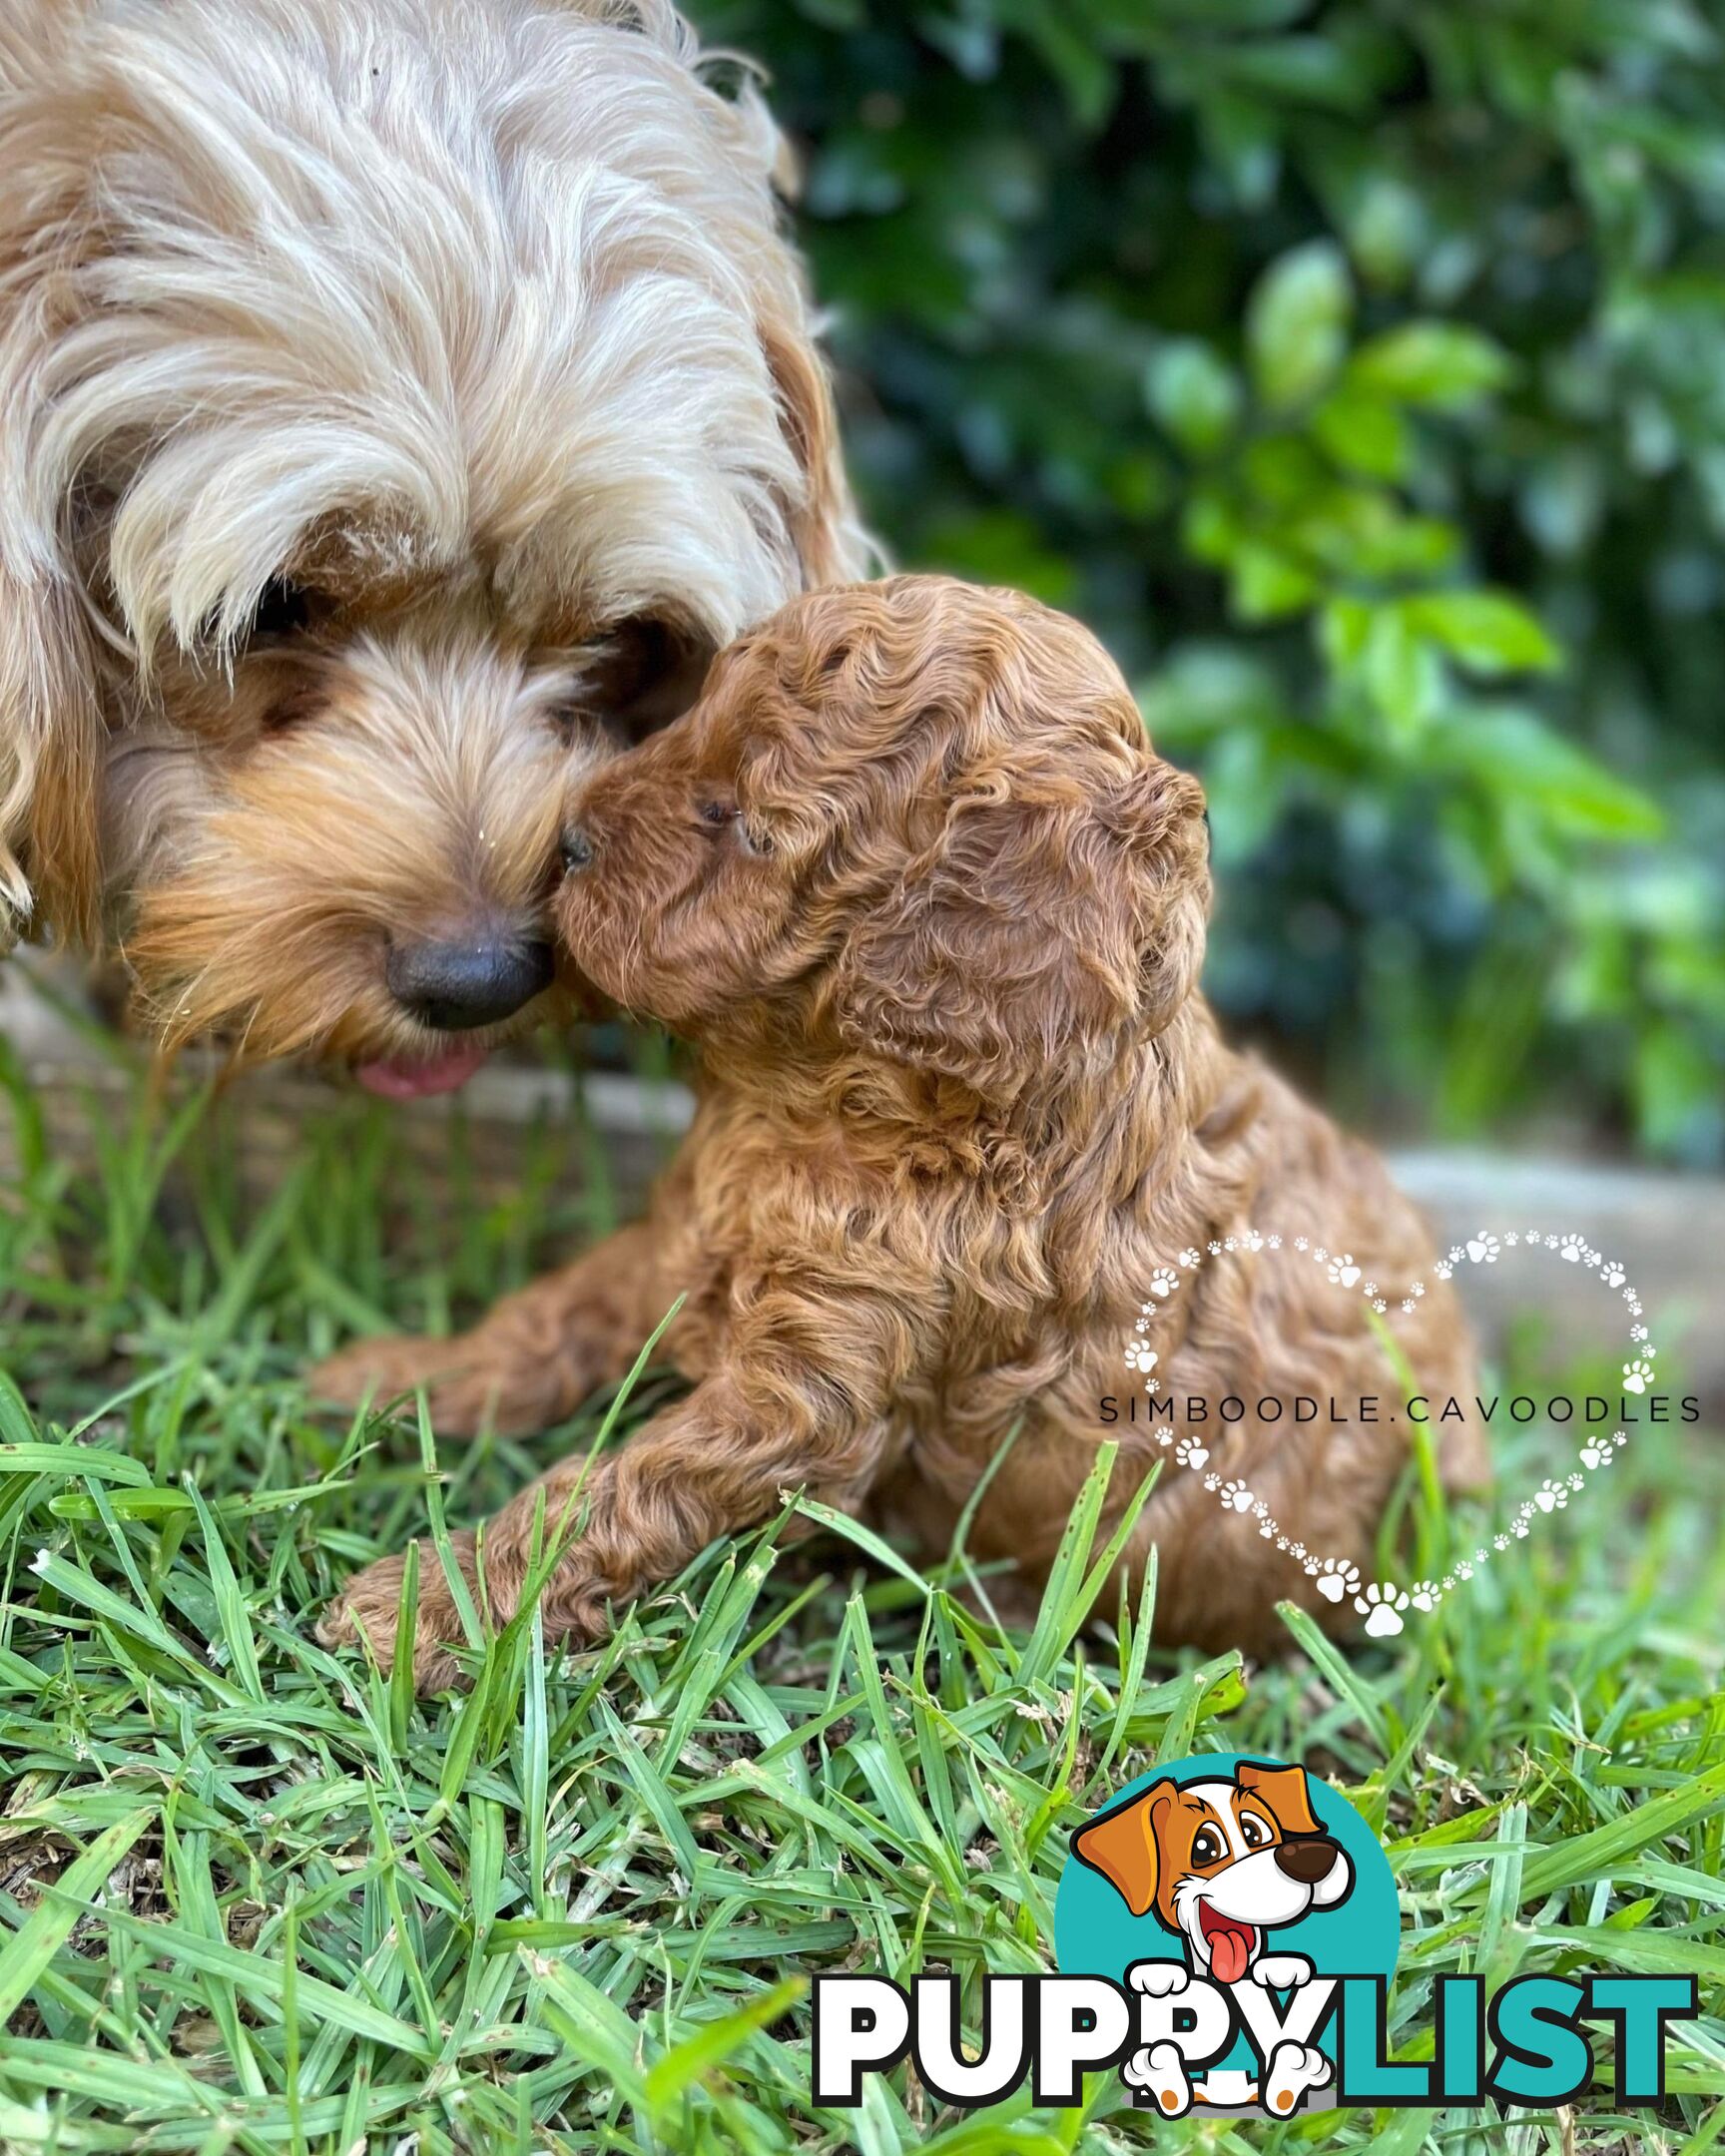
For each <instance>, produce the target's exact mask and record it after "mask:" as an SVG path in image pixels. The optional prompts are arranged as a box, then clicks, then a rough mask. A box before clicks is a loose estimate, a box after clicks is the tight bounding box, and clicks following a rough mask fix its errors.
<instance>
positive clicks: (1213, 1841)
mask: <svg viewBox="0 0 1725 2156" xmlns="http://www.w3.org/2000/svg"><path fill="white" fill-rule="evenodd" d="M1226 1855H1227V1851H1226V1850H1224V1848H1223V1847H1222V1837H1221V1836H1220V1835H1219V1834H1218V1833H1217V1832H1216V1830H1215V1829H1214V1828H1213V1827H1200V1828H1199V1830H1198V1832H1197V1833H1196V1834H1195V1835H1194V1836H1193V1837H1192V1862H1193V1863H1194V1864H1215V1863H1216V1861H1217V1860H1218V1858H1221V1857H1225V1856H1226Z"/></svg>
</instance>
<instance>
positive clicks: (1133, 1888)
mask: <svg viewBox="0 0 1725 2156" xmlns="http://www.w3.org/2000/svg"><path fill="white" fill-rule="evenodd" d="M1173 1796H1174V1785H1173V1783H1172V1782H1156V1783H1153V1784H1152V1785H1151V1786H1150V1788H1149V1789H1147V1790H1146V1791H1145V1792H1144V1794H1143V1796H1141V1797H1135V1798H1133V1800H1132V1801H1131V1803H1130V1804H1124V1805H1116V1806H1115V1807H1114V1809H1113V1811H1111V1812H1104V1813H1103V1814H1102V1816H1101V1818H1100V1819H1094V1820H1092V1821H1091V1822H1090V1824H1089V1826H1088V1827H1082V1828H1080V1829H1079V1831H1078V1832H1077V1834H1075V1835H1074V1836H1073V1837H1072V1854H1073V1856H1074V1857H1076V1858H1077V1859H1078V1861H1079V1863H1080V1864H1087V1865H1088V1866H1089V1867H1090V1869H1091V1871H1092V1872H1100V1873H1101V1875H1102V1877H1103V1878H1104V1879H1105V1880H1106V1881H1107V1882H1108V1884H1109V1886H1110V1887H1113V1888H1114V1891H1115V1892H1116V1893H1117V1894H1118V1895H1119V1896H1120V1898H1121V1900H1122V1901H1124V1902H1125V1904H1126V1906H1127V1907H1128V1908H1129V1909H1130V1910H1131V1911H1132V1913H1133V1915H1134V1916H1143V1915H1147V1914H1148V1913H1149V1910H1150V1908H1151V1906H1152V1904H1153V1903H1154V1901H1155V1899H1156V1886H1157V1882H1158V1881H1159V1879H1160V1878H1161V1872H1162V1855H1161V1850H1160V1847H1159V1846H1158V1843H1157V1840H1156V1829H1157V1823H1158V1822H1159V1821H1160V1819H1161V1817H1162V1815H1163V1813H1164V1812H1166V1811H1167V1809H1168V1806H1169V1804H1170V1802H1171V1801H1172V1799H1173Z"/></svg>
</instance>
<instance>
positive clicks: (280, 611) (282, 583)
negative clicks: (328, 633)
mask: <svg viewBox="0 0 1725 2156" xmlns="http://www.w3.org/2000/svg"><path fill="white" fill-rule="evenodd" d="M315 606H316V594H315V593H313V592H311V591H310V590H308V589H307V588H306V586H304V585H303V584H295V583H294V582H293V580H292V578H291V577H285V576H279V577H272V578H271V579H270V581H269V583H268V584H266V585H265V587H264V589H263V590H262V591H261V592H260V593H259V594H258V604H257V606H256V608H255V609H254V610H253V614H252V626H251V628H250V629H249V630H248V631H247V635H248V638H249V640H250V641H252V642H254V643H256V642H258V641H259V640H260V639H262V638H266V637H289V636H297V635H298V634H299V632H300V631H301V630H302V629H308V628H310V626H311V619H312V614H313V612H314V609H315Z"/></svg>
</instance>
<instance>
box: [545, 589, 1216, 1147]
mask: <svg viewBox="0 0 1725 2156" xmlns="http://www.w3.org/2000/svg"><path fill="white" fill-rule="evenodd" d="M565 845H566V848H567V852H568V856H569V862H570V871H571V872H570V874H569V877H568V879H567V881H566V883H565V886H564V892H563V896H562V899H561V901H560V903H559V907H558V922H559V928H560V932H561V934H562V936H563V938H564V940H565V942H566V944H567V947H568V949H569V951H570V953H571V955H572V956H573V958H574V960H575V962H576V963H577V964H578V965H579V966H581V968H582V969H583V970H584V971H585V972H587V973H589V974H590V975H591V977H592V978H593V979H595V980H597V981H598V982H599V983H600V984H601V986H603V987H604V988H605V989H606V990H607V991H608V992H609V993H610V994H612V995H614V996H615V997H617V998H618V999H619V1000H620V1001H621V1002H623V1003H625V1004H627V1005H629V1006H630V1007H632V1008H635V1009H638V1010H642V1011H645V1012H650V1013H652V1014H653V1015H655V1016H657V1017H660V1018H663V1019H665V1020H666V1021H667V1022H668V1023H670V1024H671V1025H673V1026H675V1027H677V1028H678V1029H679V1030H681V1031H684V1032H686V1033H689V1034H692V1035H694V1036H696V1037H698V1038H700V1039H703V1040H704V1041H707V1042H708V1043H710V1044H715V1045H718V1044H722V1043H725V1042H727V1041H729V1042H732V1043H735V1044H738V1045H740V1046H742V1047H743V1048H744V1049H745V1050H746V1051H747V1053H748V1054H750V1055H751V1056H753V1057H754V1058H755V1059H756V1060H757V1061H758V1062H759V1061H765V1062H766V1063H767V1064H769V1065H770V1066H771V1067H772V1068H773V1069H774V1070H775V1071H780V1070H783V1071H787V1072H789V1071H794V1070H796V1069H797V1068H798V1067H799V1066H803V1067H807V1066H808V1065H809V1064H810V1062H811V1060H812V1059H813V1061H814V1062H815V1063H816V1064H817V1065H820V1064H822V1063H824V1062H825V1063H827V1064H829V1065H832V1064H843V1065H844V1066H845V1067H846V1068H847V1069H849V1070H851V1071H853V1072H855V1071H856V1070H857V1069H858V1067H859V1064H860V1063H864V1064H865V1063H867V1062H868V1061H870V1060H884V1061H886V1062H888V1063H891V1064H895V1065H898V1066H907V1067H909V1068H911V1069H914V1070H918V1071H920V1072H923V1073H925V1074H928V1075H930V1076H932V1077H934V1078H937V1079H944V1080H950V1081H954V1082H956V1083H957V1084H959V1085H960V1086H962V1087H964V1088H965V1089H967V1092H968V1094H969V1095H970V1096H973V1097H977V1098H980V1099H981V1100H982V1101H984V1102H985V1103H988V1104H991V1105H994V1106H1013V1105H1016V1104H1019V1103H1020V1102H1022V1101H1023V1100H1025V1099H1026V1098H1030V1099H1035V1098H1040V1097H1044V1096H1046V1095H1047V1094H1048V1092H1049V1090H1050V1089H1051V1088H1059V1087H1061V1086H1064V1085H1066V1084H1069V1083H1072V1082H1074V1081H1082V1079H1083V1078H1084V1077H1085V1076H1086V1075H1087V1074H1089V1075H1096V1074H1102V1073H1107V1072H1110V1071H1112V1070H1113V1069H1114V1068H1115V1067H1116V1065H1117V1064H1118V1063H1119V1060H1120V1057H1121V1053H1122V1050H1123V1048H1124V1047H1125V1046H1126V1045H1127V1044H1129V1043H1131V1042H1133V1041H1137V1040H1140V1039H1143V1038H1144V1037H1146V1036H1148V1035H1149V1034H1151V1033H1154V1032H1156V1031H1158V1030H1160V1029H1161V1028H1162V1027H1163V1026H1165V1025H1166V1024H1167V1023H1168V1021H1169V1020H1170V1018H1171V1017H1172V1016H1173V1015H1174V1013H1175V1012H1176V1011H1177V1010H1178V1009H1179V1007H1180V1006H1181V1004H1182V1003H1183V1002H1184V1001H1185V999H1186V997H1187V996H1188V994H1189V993H1190V991H1191V989H1192V987H1193V985H1194V983H1195V982H1196V979H1197V976H1198V970H1199V966H1200V963H1201V960H1202V956H1203V948H1204V920H1205V912H1206V907H1207V903H1208V898H1209V889H1210V881H1209V869H1208V859H1209V846H1208V838H1207V834H1206V831H1205V829H1204V824H1203V796H1202V794H1201V792H1200V790H1199V787H1198V785H1197V782H1196V781H1195V780H1193V779H1191V778H1189V777H1187V776H1186V775H1185V774H1184V773H1181V772H1177V771H1175V770H1174V769H1173V768H1172V767H1171V766H1170V765H1168V764H1165V763H1163V762H1162V761H1161V760H1160V759H1159V758H1158V757H1156V756H1155V755H1154V754H1153V753H1152V751H1151V748H1150V745H1149V743H1148V741H1147V740H1146V739H1145V735H1144V729H1143V725H1142V722H1141V721H1140V719H1139V716H1138V712H1137V709H1136V707H1135V706H1134V704H1133V701H1132V698H1131V696H1130V694H1129V693H1128V691H1127V688H1126V685H1125V683H1124V682H1123V681H1122V680H1121V678H1120V675H1119V673H1118V672H1117V670H1116V669H1115V667H1114V665H1113V663H1112V662H1111V661H1110V659H1109V658H1108V656H1107V654H1106V653H1105V652H1104V651H1103V650H1102V647H1101V646H1100V645H1099V644H1098V643H1097V642H1096V640H1095V639H1094V638H1093V637H1092V636H1090V635H1089V633H1088V632H1087V631H1085V630H1084V629H1082V628H1080V627H1079V625H1078V624H1077V623H1076V622H1074V621H1071V620H1069V619H1067V618H1066V617H1064V616H1062V615H1059V614H1055V613H1052V612H1050V611H1049V610H1048V609H1047V608H1046V607H1043V606H1040V605H1038V604H1037V603H1036V602H1035V601H1034V600H1030V599H1025V598H1022V597H1020V596H1019V595H1018V594H1016V593H1012V592H1001V591H985V590H979V589H977V588H975V587H974V586H971V585H966V584H961V583H957V582H955V581H953V580H952V579H950V578H943V577H900V578H894V579H891V580H889V581H886V582H884V583H880V584H871V585H858V586H853V587H850V588H848V589H843V590H836V591H829V592H818V593H813V594H810V595H808V596H806V597H804V598H801V599H798V600H794V601H793V602H792V603H791V604H790V605H789V606H788V607H786V608H785V609H784V610H783V611H782V612H781V613H780V614H778V615H777V616H776V617H775V618H774V619H773V620H772V621H770V622H768V623H767V624H765V625H764V626H763V627H762V628H760V629H759V630H757V631H755V632H753V633H752V634H751V635H749V636H747V637H745V638H744V639H743V640H742V641H741V642H740V643H738V644H737V645H736V646H735V647H733V648H732V649H731V650H730V651H728V652H727V653H725V654H724V655H723V656H722V657H721V658H720V660H719V661H718V663H717V664H716V666H715V668H714V670H713V672H712V674H711V675H710V677H709V678H708V681H707V684H706V687H705V689H704V691H703V694H702V697H701V700H700V702H699V703H698V704H697V705H696V706H695V708H694V709H693V710H692V711H691V712H690V713H689V714H688V715H687V716H686V717H685V718H684V719H683V720H682V721H680V722H679V724H678V725H677V726H675V727H673V728H671V729H669V730H668V731H667V732H665V733H663V734H661V735H659V736H657V737H656V738H655V739H654V740H652V741H650V742H648V743H646V744H645V745H644V746H643V747H642V748H640V749H637V750H636V751H634V752H633V753H632V754H631V755H629V756H628V757H625V758H624V759H622V760H621V761H620V762H618V763H617V764H615V765H613V766H610V767H608V768H607V769H605V770H604V771H601V772H599V773H597V774H596V775H595V776H593V777H592V778H591V779H586V780H584V781H583V782H582V783H581V785H580V786H579V787H578V788H577V791H576V793H575V796H574V798H573V799H572V801H571V805H570V814H569V827H568V830H567V832H566V835H565Z"/></svg>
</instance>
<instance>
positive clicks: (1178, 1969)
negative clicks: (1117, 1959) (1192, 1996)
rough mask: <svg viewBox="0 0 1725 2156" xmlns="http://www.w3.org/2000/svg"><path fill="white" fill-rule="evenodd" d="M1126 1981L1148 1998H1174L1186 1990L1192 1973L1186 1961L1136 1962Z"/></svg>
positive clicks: (1128, 1972) (1127, 1972)
mask: <svg viewBox="0 0 1725 2156" xmlns="http://www.w3.org/2000/svg"><path fill="white" fill-rule="evenodd" d="M1126 1981H1127V1983H1128V1984H1130V1985H1131V1987H1132V1989H1133V1990H1134V1991H1142V1992H1143V1993H1144V1995H1145V1996H1146V1997H1147V1998H1172V1997H1174V1995H1175V1994H1176V1993H1177V1992H1180V1991H1184V1990H1185V1989H1186V1987H1187V1985H1188V1984H1189V1983H1190V1982H1191V1981H1192V1972H1191V1970H1190V1969H1189V1968H1188V1967H1187V1966H1186V1964H1185V1962H1184V1961H1134V1962H1133V1963H1132V1965H1131V1967H1130V1968H1129V1969H1128V1970H1127V1971H1126Z"/></svg>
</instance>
